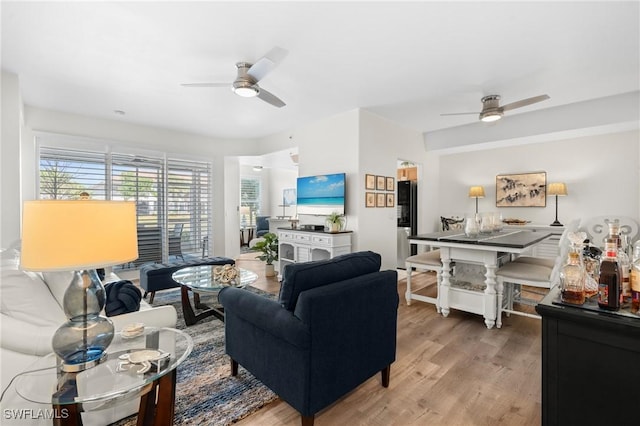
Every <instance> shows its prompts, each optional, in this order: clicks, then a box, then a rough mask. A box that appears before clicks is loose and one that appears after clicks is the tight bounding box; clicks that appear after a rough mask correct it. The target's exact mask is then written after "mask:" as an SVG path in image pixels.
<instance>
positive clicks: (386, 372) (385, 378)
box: [380, 364, 391, 388]
mask: <svg viewBox="0 0 640 426" xmlns="http://www.w3.org/2000/svg"><path fill="white" fill-rule="evenodd" d="M380 373H381V374H382V386H383V387H385V388H388V387H389V377H390V376H391V364H389V365H387V366H386V367H385V368H383V369H382V371H380Z"/></svg>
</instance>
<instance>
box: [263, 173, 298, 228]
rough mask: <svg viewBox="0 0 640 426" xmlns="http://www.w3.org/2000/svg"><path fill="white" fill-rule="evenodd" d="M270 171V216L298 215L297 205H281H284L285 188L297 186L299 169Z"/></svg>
mask: <svg viewBox="0 0 640 426" xmlns="http://www.w3.org/2000/svg"><path fill="white" fill-rule="evenodd" d="M268 171H269V197H268V202H269V213H268V214H269V215H270V216H291V217H295V215H296V206H290V207H285V208H284V212H285V214H284V215H283V214H282V211H283V208H282V207H279V206H281V205H282V194H283V190H284V189H289V188H295V187H296V178H297V177H298V170H294V169H276V168H273V169H268Z"/></svg>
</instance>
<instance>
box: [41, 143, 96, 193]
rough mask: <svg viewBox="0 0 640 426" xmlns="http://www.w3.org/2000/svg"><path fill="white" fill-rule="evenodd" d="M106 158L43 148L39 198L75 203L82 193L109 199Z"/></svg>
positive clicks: (94, 153) (68, 150)
mask: <svg viewBox="0 0 640 426" xmlns="http://www.w3.org/2000/svg"><path fill="white" fill-rule="evenodd" d="M105 160H106V154H105V153H104V152H90V151H77V150H71V149H55V148H46V147H41V148H40V161H39V175H40V179H39V195H40V199H42V200H74V199H79V198H80V193H81V192H87V193H89V197H90V198H92V199H95V200H105V199H106V192H107V188H106V180H107V172H106V163H105Z"/></svg>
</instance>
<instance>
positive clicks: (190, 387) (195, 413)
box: [118, 287, 277, 426]
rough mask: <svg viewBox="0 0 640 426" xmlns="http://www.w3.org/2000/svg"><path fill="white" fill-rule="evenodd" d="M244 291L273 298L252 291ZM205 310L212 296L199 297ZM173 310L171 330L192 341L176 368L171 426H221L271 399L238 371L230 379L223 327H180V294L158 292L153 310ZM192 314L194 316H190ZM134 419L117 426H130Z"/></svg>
mask: <svg viewBox="0 0 640 426" xmlns="http://www.w3.org/2000/svg"><path fill="white" fill-rule="evenodd" d="M247 290H249V291H253V292H256V293H259V294H262V295H264V296H265V297H274V296H272V295H270V294H269V293H266V292H263V291H261V290H259V289H256V288H253V287H247ZM200 300H201V302H202V303H204V304H208V305H209V306H211V305H212V304H216V303H217V296H204V295H203V296H201V298H200ZM160 305H173V306H174V307H175V308H176V311H177V312H178V323H177V326H176V328H178V329H180V330H184V331H185V332H186V333H188V334H189V335H190V336H191V338H192V339H193V351H192V352H191V354H190V355H189V357H188V358H187V359H186V360H185V361H184V362H183V363H182V364H181V365H180V367H178V375H177V381H176V383H177V384H176V406H175V416H174V425H198V426H201V425H205V426H224V425H229V424H232V423H235V422H237V421H238V420H240V419H242V418H244V417H246V416H248V415H249V414H251V413H253V412H255V411H257V410H258V409H260V408H261V407H263V406H264V405H266V404H268V403H270V402H272V401H274V400H275V399H276V398H277V396H276V394H274V393H273V392H272V391H271V390H270V389H269V388H267V387H266V386H265V385H263V384H262V383H261V382H259V381H258V380H257V379H256V378H255V377H253V376H252V375H251V374H250V373H249V372H247V371H246V370H245V369H244V368H242V367H240V368H239V369H238V375H237V376H235V377H233V376H231V369H230V363H229V357H228V356H227V355H225V353H224V324H223V323H222V321H220V320H218V319H216V318H215V317H208V318H205V319H203V320H201V321H199V322H198V323H197V324H194V325H191V326H189V327H187V326H185V323H184V318H183V317H182V305H181V304H180V289H175V290H170V291H169V290H167V291H162V292H158V293H156V295H155V299H154V301H153V306H160ZM197 313H198V311H197V310H196V314H197ZM135 420H136V418H135V416H133V418H129V419H127V420H126V421H123V422H119V423H118V426H129V425H134V424H135Z"/></svg>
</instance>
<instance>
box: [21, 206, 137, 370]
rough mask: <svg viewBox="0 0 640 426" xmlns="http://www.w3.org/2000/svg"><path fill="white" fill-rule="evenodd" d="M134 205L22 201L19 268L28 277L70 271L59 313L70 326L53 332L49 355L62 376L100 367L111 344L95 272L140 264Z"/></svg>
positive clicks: (101, 289) (109, 324) (110, 330)
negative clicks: (57, 360)
mask: <svg viewBox="0 0 640 426" xmlns="http://www.w3.org/2000/svg"><path fill="white" fill-rule="evenodd" d="M136 227H137V225H136V207H135V203H133V202H124V201H94V200H41V201H26V202H25V203H24V208H23V216H22V252H21V258H20V263H21V267H22V269H24V270H26V271H39V272H45V271H74V273H73V277H72V279H71V283H69V287H68V288H67V290H66V292H65V294H64V299H63V309H64V312H65V314H66V315H67V318H68V321H67V322H65V323H64V324H62V325H61V326H60V328H58V330H57V331H56V332H55V334H54V336H53V340H52V346H53V351H54V352H55V353H56V355H57V356H58V357H59V358H60V360H61V361H62V370H63V371H67V372H77V371H82V370H86V369H87V368H90V367H93V366H94V365H97V364H98V363H100V362H101V361H102V360H103V359H104V358H105V357H106V349H107V347H108V346H109V344H110V343H111V340H113V331H114V328H113V323H112V322H111V320H110V319H108V318H105V317H102V316H100V312H101V311H102V308H104V305H105V301H106V293H105V289H104V287H103V285H102V283H101V282H100V279H99V278H98V274H97V273H96V270H95V269H96V268H102V267H107V266H114V265H119V264H122V263H126V262H130V261H132V260H135V259H137V258H138V241H137V229H136Z"/></svg>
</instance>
